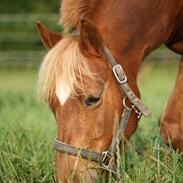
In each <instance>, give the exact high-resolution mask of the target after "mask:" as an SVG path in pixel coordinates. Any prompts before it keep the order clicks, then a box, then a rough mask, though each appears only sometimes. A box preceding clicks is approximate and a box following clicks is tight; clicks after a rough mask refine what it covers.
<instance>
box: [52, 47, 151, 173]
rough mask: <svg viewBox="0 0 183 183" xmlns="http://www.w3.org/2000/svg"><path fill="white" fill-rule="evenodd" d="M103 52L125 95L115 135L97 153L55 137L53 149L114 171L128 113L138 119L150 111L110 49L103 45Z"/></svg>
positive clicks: (148, 114) (128, 116)
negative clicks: (127, 103) (128, 102)
mask: <svg viewBox="0 0 183 183" xmlns="http://www.w3.org/2000/svg"><path fill="white" fill-rule="evenodd" d="M104 54H105V56H106V58H107V60H108V62H109V63H110V65H111V66H112V71H113V73H114V76H115V78H116V79H117V81H118V83H119V86H120V89H121V92H123V94H124V95H125V97H124V99H123V106H124V110H123V113H122V116H121V120H120V123H119V128H118V129H117V131H116V133H115V135H114V136H113V138H112V142H111V144H110V146H109V148H108V150H107V151H104V152H101V153H98V152H93V151H90V150H87V149H82V148H77V147H75V146H72V145H70V144H66V143H64V142H61V141H59V140H58V139H55V141H54V146H55V149H56V150H57V151H59V152H61V153H65V154H68V155H72V156H77V157H81V158H83V159H87V160H91V161H94V162H96V163H98V164H99V165H101V166H102V168H103V169H105V170H109V169H110V171H112V172H113V173H115V171H114V168H113V167H114V164H115V153H116V152H117V145H118V144H119V143H120V142H121V141H122V139H123V138H124V132H125V129H126V126H127V124H128V121H129V118H130V115H131V112H132V110H133V111H134V112H135V113H136V114H137V117H138V119H140V117H141V115H144V116H145V117H149V116H150V115H151V112H150V110H149V108H148V107H147V106H145V105H144V104H143V102H142V101H141V100H140V99H139V98H138V97H137V96H136V95H135V94H134V92H133V91H132V89H131V88H130V86H129V85H128V79H127V76H126V74H125V72H124V70H123V68H122V66H121V65H120V64H117V63H116V61H115V59H114V57H113V55H112V54H111V52H110V50H109V49H108V48H107V47H106V46H105V47H104ZM126 99H129V101H130V102H131V107H128V106H127V105H126Z"/></svg>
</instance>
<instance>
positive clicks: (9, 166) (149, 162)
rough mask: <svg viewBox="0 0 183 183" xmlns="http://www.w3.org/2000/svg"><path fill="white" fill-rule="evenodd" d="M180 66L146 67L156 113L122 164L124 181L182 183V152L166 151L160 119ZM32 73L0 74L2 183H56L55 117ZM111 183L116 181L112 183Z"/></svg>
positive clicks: (143, 79) (144, 82)
mask: <svg viewBox="0 0 183 183" xmlns="http://www.w3.org/2000/svg"><path fill="white" fill-rule="evenodd" d="M176 73H177V67H176V66H173V65H172V66H169V67H168V66H159V67H155V66H154V65H150V64H148V65H144V66H143V68H142V71H141V74H140V77H139V85H140V88H141V93H142V98H143V100H144V102H145V103H146V104H147V105H148V106H149V107H150V108H151V109H152V111H153V115H152V117H151V118H150V119H144V118H142V119H141V121H140V122H139V127H138V130H137V132H136V133H135V135H134V136H133V137H132V138H131V140H130V146H129V148H128V149H127V150H126V152H125V153H123V155H122V158H121V161H120V170H119V171H120V174H121V180H122V182H124V183H132V182H134V183H154V182H157V183H182V182H183V174H182V170H183V160H182V158H181V154H179V153H178V152H176V151H174V150H172V149H171V148H168V147H166V146H165V145H164V144H163V143H162V140H161V138H160V136H159V130H158V119H159V116H160V114H161V112H162V110H163V108H164V106H165V104H166V101H167V99H168V96H169V95H170V93H171V90H172V88H173V85H174V81H175V78H176ZM36 78H37V74H36V71H34V70H27V71H21V70H0V183H41V182H44V183H47V182H48V183H52V182H55V175H54V166H55V152H54V149H53V147H52V141H53V139H54V137H55V136H56V125H55V120H54V117H53V115H52V113H51V111H50V110H49V109H48V107H47V106H46V105H45V104H44V103H43V102H41V101H39V100H38V99H37V97H36V89H35V88H36ZM109 182H113V180H111V181H109Z"/></svg>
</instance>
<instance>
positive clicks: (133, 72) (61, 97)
mask: <svg viewBox="0 0 183 183" xmlns="http://www.w3.org/2000/svg"><path fill="white" fill-rule="evenodd" d="M59 23H60V24H61V25H62V26H63V27H64V30H65V32H64V34H63V33H62V34H60V33H56V32H53V31H50V30H49V29H48V28H47V27H45V26H44V25H43V24H42V23H40V22H38V23H37V26H38V30H39V32H40V35H41V37H42V41H43V43H44V45H45V46H46V47H47V48H48V49H49V51H48V53H47V55H46V56H45V58H44V60H43V63H42V65H41V68H40V72H39V91H40V94H41V95H42V96H43V98H44V100H45V101H46V103H47V104H48V105H49V106H50V108H51V110H52V111H53V113H54V115H55V119H56V121H57V127H58V133H57V139H56V145H57V149H59V148H62V147H61V145H60V144H62V146H64V145H65V146H64V148H66V149H67V152H68V153H63V152H61V151H57V155H56V172H57V181H59V180H61V181H62V182H64V183H65V182H79V180H80V178H81V177H85V180H86V182H95V181H96V176H97V170H96V169H93V168H91V167H92V166H93V165H96V164H97V163H96V162H93V161H91V160H92V159H93V157H92V158H91V160H89V159H88V158H87V157H86V155H85V153H86V152H87V153H88V152H90V151H92V152H95V154H94V153H91V156H93V155H100V153H101V152H106V150H107V149H108V148H109V146H110V144H111V141H112V140H113V136H114V134H115V133H116V131H117V128H116V122H115V121H117V124H118V125H119V123H120V116H121V115H122V114H123V111H124V110H128V108H130V109H131V107H132V106H134V105H132V104H133V101H131V100H130V99H129V97H126V95H125V92H124V91H121V89H120V87H119V82H118V80H119V81H122V82H123V81H124V82H123V83H122V85H123V84H124V83H125V82H128V85H129V88H130V89H131V91H133V92H131V93H132V94H134V95H135V96H136V99H139V98H140V92H139V89H138V86H137V74H138V71H139V68H140V66H141V63H142V62H143V60H144V59H145V57H146V56H147V55H149V54H150V53H151V52H152V51H153V50H155V49H156V48H158V47H159V46H160V45H162V44H165V45H166V46H167V47H168V48H169V49H170V50H172V51H174V52H176V53H178V54H180V55H182V54H183V1H182V0H174V1H172V0H154V1H151V0H141V1H137V0H136V1H134V0H128V1H125V0H115V1H113V0H105V1H104V0H100V1H99V0H92V1H89V0H63V1H62V4H61V18H60V20H59ZM72 30H74V31H73V34H71V33H70V32H72ZM105 48H107V51H108V52H109V54H108V56H109V57H110V58H112V60H115V61H116V62H117V65H118V68H117V70H114V74H113V72H112V68H111V64H110V63H109V59H107V57H106V49H105ZM119 65H120V66H122V68H121V67H119ZM118 70H120V72H123V71H124V73H125V76H126V80H120V78H119V75H120V74H119V75H118ZM182 80H183V58H181V61H180V67H179V73H178V77H177V81H176V84H175V88H174V91H173V93H172V96H171V97H170V100H169V102H168V104H167V107H166V109H165V111H164V113H163V114H162V116H161V118H160V123H159V124H160V134H161V136H162V138H163V140H164V142H165V143H166V144H169V143H171V145H172V146H173V148H175V149H178V150H180V151H182V150H183V137H182V131H183V120H182V119H183V112H182V107H183V103H182V100H183V95H182V92H183V85H182ZM122 99H123V100H122ZM135 107H137V108H138V105H136V106H135ZM137 108H135V109H136V110H133V109H131V113H130V115H129V116H128V123H127V124H126V127H125V130H124V128H123V130H124V137H125V138H126V139H129V138H130V137H131V135H132V134H133V133H134V132H135V130H136V128H137V126H138V121H139V109H137ZM142 113H143V110H142ZM123 116H124V115H123ZM76 147H77V148H78V149H79V151H80V152H81V155H80V156H79V154H78V155H77V154H76V152H75V151H76ZM62 151H63V149H62ZM106 156H109V154H106ZM106 156H105V157H106ZM70 177H72V180H71V179H70Z"/></svg>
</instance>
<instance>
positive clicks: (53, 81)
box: [38, 37, 96, 104]
mask: <svg viewBox="0 0 183 183" xmlns="http://www.w3.org/2000/svg"><path fill="white" fill-rule="evenodd" d="M88 79H92V80H94V81H96V77H95V74H94V73H92V71H91V70H90V68H89V65H88V62H87V58H86V57H84V56H83V54H82V53H81V50H80V47H79V41H78V38H76V37H67V38H63V39H62V40H61V41H60V42H58V43H57V44H56V45H55V46H54V47H53V48H52V49H51V50H50V51H49V52H48V54H47V55H46V56H45V58H44V60H43V63H42V65H41V68H40V72H39V81H38V82H39V83H38V84H39V86H38V89H39V93H40V95H41V96H43V97H44V99H45V100H46V101H47V102H48V103H50V102H51V101H52V100H53V99H54V98H55V97H56V96H57V97H58V99H59V101H60V102H61V104H63V103H64V102H65V100H66V99H67V98H68V97H69V96H74V95H77V94H78V91H80V92H82V93H84V92H85V91H86V89H87V88H86V80H88ZM90 81H91V80H90Z"/></svg>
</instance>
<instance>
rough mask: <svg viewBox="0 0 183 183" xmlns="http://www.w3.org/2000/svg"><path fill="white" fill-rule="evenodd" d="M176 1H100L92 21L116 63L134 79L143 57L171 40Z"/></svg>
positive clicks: (178, 1) (178, 0)
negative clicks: (125, 69)
mask: <svg viewBox="0 0 183 183" xmlns="http://www.w3.org/2000/svg"><path fill="white" fill-rule="evenodd" d="M176 1H177V2H175V1H172V0H163V1H162V0H154V1H151V0H142V1H140V2H139V1H134V0H128V1H122V0H116V1H114V0H107V1H105V2H104V1H101V3H100V6H99V7H98V9H97V11H95V13H94V14H93V16H92V15H91V19H92V20H93V21H94V22H95V23H96V24H97V26H98V28H99V29H100V32H101V33H102V36H103V38H104V41H105V44H106V45H107V46H108V47H109V48H110V49H111V50H112V52H113V54H114V55H115V56H116V57H117V58H118V60H119V62H120V63H121V64H123V65H124V67H127V70H130V72H131V73H132V74H133V75H134V76H136V74H137V72H138V70H139V67H140V64H141V62H142V60H143V59H144V57H145V56H146V55H148V54H149V53H150V52H152V50H154V49H155V48H157V47H159V46H160V45H161V44H162V43H165V42H166V41H167V40H168V38H169V37H170V35H171V32H172V31H173V29H174V27H173V26H174V22H175V19H176V15H177V12H178V9H177V8H178V7H177V4H176V3H180V2H181V0H176ZM175 10H176V11H175ZM128 68H130V69H128Z"/></svg>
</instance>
